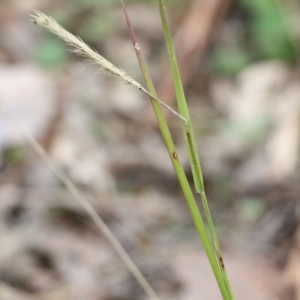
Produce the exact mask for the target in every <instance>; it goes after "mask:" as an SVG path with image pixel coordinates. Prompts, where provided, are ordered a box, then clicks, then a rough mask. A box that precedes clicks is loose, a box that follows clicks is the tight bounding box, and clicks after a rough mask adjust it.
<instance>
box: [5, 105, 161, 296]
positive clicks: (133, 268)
mask: <svg viewBox="0 0 300 300" xmlns="http://www.w3.org/2000/svg"><path fill="white" fill-rule="evenodd" d="M1 110H2V112H3V113H5V114H6V115H7V116H8V117H9V118H10V119H11V120H12V121H13V122H14V123H15V125H16V126H17V127H18V128H19V129H20V131H21V132H22V133H23V135H24V137H25V139H26V140H27V142H28V143H29V144H30V145H31V147H32V148H33V149H34V150H35V151H36V152H37V153H38V154H39V156H40V157H41V158H42V159H43V160H44V162H45V163H46V164H47V165H48V166H49V168H50V169H51V170H52V171H53V173H54V174H55V175H56V176H57V177H58V178H59V179H60V180H61V182H62V183H63V184H64V185H65V186H66V188H67V189H68V190H69V192H70V193H71V194H72V195H73V196H74V198H75V199H76V200H77V201H78V202H79V204H80V205H81V206H82V207H83V209H84V210H85V211H86V212H87V214H88V215H89V216H90V218H91V219H92V220H93V221H94V223H95V224H96V226H97V227H98V229H99V230H100V231H101V232H102V234H103V235H104V236H105V237H106V238H107V240H108V241H109V242H110V244H111V245H112V247H113V248H114V250H115V251H116V252H117V253H118V255H119V256H120V258H121V259H122V261H123V262H124V264H125V265H126V266H127V268H128V269H129V270H130V271H131V273H132V275H133V276H134V277H135V278H136V280H137V282H138V283H139V284H140V285H141V287H142V288H143V290H144V291H145V293H146V294H147V296H148V298H149V299H150V300H159V298H158V296H157V295H156V293H155V292H154V290H153V289H152V287H151V286H150V284H149V283H148V281H147V280H146V278H145V277H144V275H143V274H142V273H141V271H140V270H139V269H138V267H137V266H136V264H135V263H134V262H133V260H132V259H131V258H130V256H129V255H128V254H127V252H126V250H125V249H124V248H123V246H122V245H121V244H120V243H119V241H118V240H117V239H116V237H115V236H114V235H113V233H112V232H111V230H110V229H109V228H108V227H107V225H106V224H105V223H104V221H103V220H102V219H101V217H100V216H99V215H98V214H97V212H96V211H95V209H94V208H93V207H92V205H91V204H90V203H89V202H88V200H87V199H86V198H85V197H84V196H83V195H82V194H81V193H80V192H79V190H78V189H77V187H76V186H75V184H74V183H73V182H72V180H71V179H70V178H69V177H68V176H67V175H66V174H65V173H64V172H63V170H62V169H61V168H60V167H59V166H58V165H57V164H56V162H55V161H54V160H53V159H52V158H51V157H50V156H49V155H48V153H47V152H46V151H45V150H44V149H43V147H42V146H41V145H40V143H39V142H38V141H37V140H36V139H35V138H34V137H33V136H32V135H31V134H30V132H28V131H27V130H26V129H25V128H24V127H23V126H22V124H21V123H20V122H19V121H18V120H17V119H16V118H15V117H14V116H13V115H12V114H11V113H10V112H9V110H8V109H7V107H6V106H5V105H4V104H3V103H0V111H1Z"/></svg>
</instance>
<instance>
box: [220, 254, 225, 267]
mask: <svg viewBox="0 0 300 300" xmlns="http://www.w3.org/2000/svg"><path fill="white" fill-rule="evenodd" d="M220 265H221V268H222V269H225V265H224V261H223V258H222V256H220Z"/></svg>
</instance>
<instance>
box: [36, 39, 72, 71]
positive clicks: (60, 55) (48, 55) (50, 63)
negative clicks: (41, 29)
mask: <svg viewBox="0 0 300 300" xmlns="http://www.w3.org/2000/svg"><path fill="white" fill-rule="evenodd" d="M67 58H68V51H67V48H66V45H65V44H64V43H63V42H62V41H61V40H59V39H58V38H56V37H53V36H46V37H45V38H44V39H43V40H41V42H40V44H39V45H38V47H37V49H36V53H35V57H34V59H35V60H36V61H37V62H38V63H39V64H40V65H41V66H43V67H45V68H55V67H58V66H60V65H61V64H62V63H64V62H66V60H67Z"/></svg>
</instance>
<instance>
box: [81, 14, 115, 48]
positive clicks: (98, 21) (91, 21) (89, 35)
mask: <svg viewBox="0 0 300 300" xmlns="http://www.w3.org/2000/svg"><path fill="white" fill-rule="evenodd" d="M117 24H118V21H117V20H114V19H113V18H112V17H111V15H109V14H107V15H103V14H101V15H100V14H95V15H91V16H90V17H89V18H87V19H86V21H85V22H84V23H83V24H82V26H81V28H80V29H79V35H80V36H82V37H84V40H86V41H87V42H91V43H96V42H99V40H100V41H101V40H103V39H105V37H106V36H107V35H108V34H109V35H110V34H111V32H112V31H114V29H116V28H117Z"/></svg>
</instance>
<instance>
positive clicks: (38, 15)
mask: <svg viewBox="0 0 300 300" xmlns="http://www.w3.org/2000/svg"><path fill="white" fill-rule="evenodd" d="M31 18H32V20H33V22H34V23H35V24H38V25H40V26H42V27H45V28H46V29H48V30H49V31H50V32H52V33H53V34H55V35H57V36H58V37H60V38H61V39H62V40H64V41H65V42H66V43H67V44H68V45H69V46H70V47H71V49H72V50H71V52H73V53H76V54H78V55H80V56H83V57H86V58H87V59H88V60H89V61H91V62H93V63H95V64H97V65H98V66H100V68H101V70H104V71H106V72H108V73H110V74H112V75H114V76H117V77H118V78H121V79H122V81H124V82H125V83H128V84H130V85H132V86H134V87H136V88H137V89H139V90H140V91H142V92H143V93H145V94H147V95H148V96H150V97H151V98H153V99H154V100H156V101H158V102H159V103H160V104H161V105H163V106H164V107H166V108H167V109H168V110H170V111H171V112H172V113H173V114H174V115H176V116H177V117H179V118H180V119H182V120H183V121H184V122H185V123H187V120H186V119H185V118H184V117H183V116H182V115H180V114H179V113H178V112H176V111H175V110H174V109H173V108H172V107H170V106H169V105H167V104H166V103H164V102H163V101H161V100H160V99H158V98H157V97H155V96H154V95H152V94H151V93H150V92H149V91H147V90H146V89H145V88H144V87H143V86H142V85H140V84H139V83H138V82H137V81H135V80H134V79H133V78H131V77H130V76H129V75H128V74H127V73H126V72H125V71H124V70H122V69H120V68H118V67H116V66H115V65H114V64H112V63H111V62H110V61H108V60H107V59H105V58H104V57H103V56H101V55H100V54H99V53H98V52H97V51H95V50H93V49H92V48H91V47H90V46H88V45H87V44H86V43H85V42H83V40H82V39H80V38H79V37H76V36H75V35H73V34H72V33H70V32H69V31H67V30H66V29H64V28H63V27H61V26H60V25H59V24H58V23H57V22H56V21H55V20H54V19H53V18H50V17H48V16H47V15H45V14H43V13H42V12H39V11H35V14H33V15H31Z"/></svg>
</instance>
